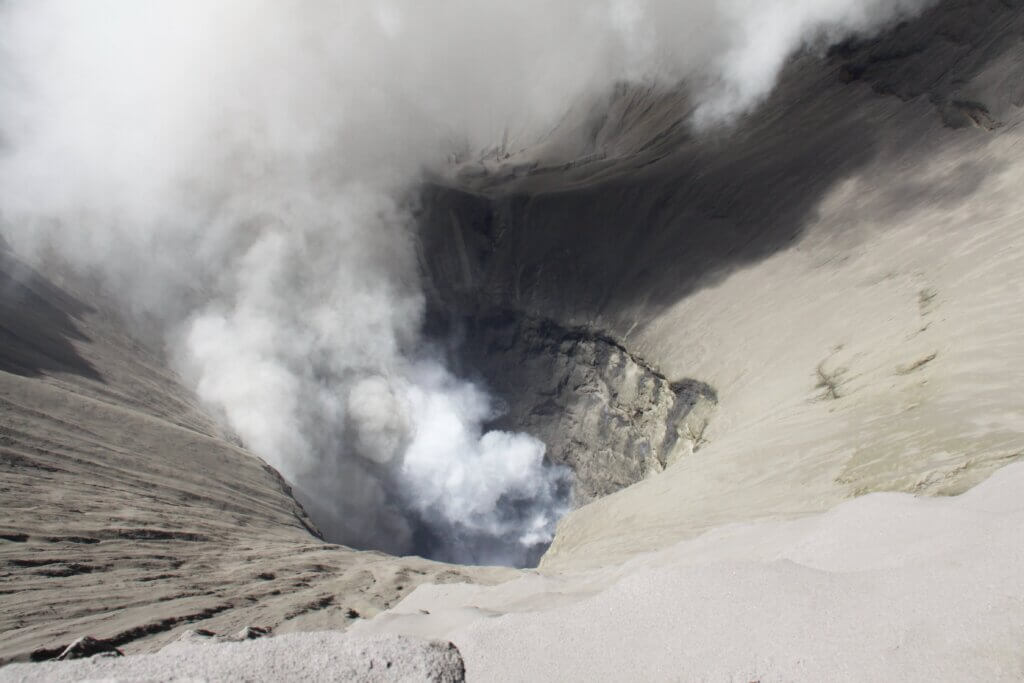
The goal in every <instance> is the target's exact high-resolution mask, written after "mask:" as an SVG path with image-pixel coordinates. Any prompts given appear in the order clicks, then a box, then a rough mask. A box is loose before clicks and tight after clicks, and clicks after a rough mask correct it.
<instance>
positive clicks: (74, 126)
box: [0, 0, 924, 563]
mask: <svg viewBox="0 0 1024 683" xmlns="http://www.w3.org/2000/svg"><path fill="white" fill-rule="evenodd" d="M923 4H924V1H923V0H715V1H687V0H675V1H669V0H598V1H594V0H562V1H560V2H557V3H551V2H547V1H542V0H516V1H515V2H506V1H498V0H492V1H480V0H444V1H443V2H431V3H426V2H419V1H416V0H381V1H380V2H370V1H368V0H360V1H358V2H356V1H354V0H335V1H328V0H317V1H313V0H310V1H299V0H174V1H173V2H172V1H170V0H166V1H165V0H152V1H147V2H139V1H138V0H92V1H91V2H78V1H76V0H0V218H2V229H3V231H4V233H5V234H6V235H7V237H8V239H9V241H10V242H11V243H12V244H13V245H14V246H15V247H16V248H18V249H19V250H20V251H22V252H23V253H33V252H35V251H36V250H37V249H38V248H40V247H44V246H45V247H47V248H49V249H55V250H57V251H58V252H59V253H60V254H62V255H63V256H64V257H65V258H66V259H67V260H68V261H70V262H72V263H73V264H75V265H77V266H78V267H80V268H83V269H89V270H94V271H96V272H99V273H101V274H102V275H103V277H104V278H105V281H106V282H107V283H108V285H109V287H110V288H111V289H112V290H114V291H116V292H119V293H120V294H121V296H123V297H124V298H125V299H126V301H127V303H128V304H130V305H131V306H132V307H133V308H134V309H135V310H137V311H141V312H145V313H148V314H150V315H156V316H158V317H160V318H161V319H162V320H163V321H164V323H165V326H166V329H167V335H168V344H169V347H170V349H171V350H172V354H173V356H174V359H175V362H176V363H177V364H178V367H179V368H180V369H181V370H182V372H183V373H184V374H185V375H186V376H187V377H188V378H189V379H190V380H191V381H193V382H194V386H195V387H196V389H197V391H198V393H199V395H200V396H201V397H202V398H203V399H204V400H205V401H206V402H207V403H209V404H210V405H211V407H213V408H214V409H216V410H219V411H221V412H222V414H223V416H224V418H225V420H226V421H227V422H228V423H229V424H230V425H231V426H232V427H233V428H234V429H235V430H236V431H237V432H238V433H239V434H240V435H241V436H242V437H243V439H244V440H245V442H246V444H247V445H248V446H249V447H250V448H251V449H252V450H253V451H255V452H256V453H257V454H259V455H260V456H262V457H263V458H265V459H266V460H268V461H269V462H270V463H272V464H273V465H275V466H276V467H277V468H278V469H280V470H281V472H282V473H283V474H284V475H285V476H286V477H287V478H288V479H290V480H291V481H292V482H294V483H295V485H296V489H297V491H298V492H299V495H300V497H301V498H302V499H303V500H304V502H306V503H307V505H309V506H310V507H311V508H312V511H313V512H314V515H315V517H317V520H318V522H319V523H320V524H321V525H322V526H324V527H325V528H326V530H327V532H328V534H329V535H330V536H331V537H332V538H333V539H335V540H340V541H343V542H346V543H350V544H354V545H360V546H368V547H376V548H381V549H384V550H389V551H392V552H410V551H413V550H423V549H424V548H426V549H427V550H428V551H429V552H431V553H433V554H435V555H437V556H440V557H444V558H448V559H455V560H460V561H478V562H494V561H498V562H510V563H522V562H525V561H527V559H528V558H529V557H530V556H531V555H532V554H533V553H534V552H535V549H536V548H537V547H538V546H542V545H543V544H544V543H545V542H547V541H549V540H550V537H551V534H552V531H553V526H554V523H555V521H556V520H557V518H558V516H559V515H560V514H561V513H562V512H563V510H564V507H565V504H566V501H565V488H566V487H565V483H566V476H567V475H566V473H565V472H564V471H562V470H559V469H557V468H553V467H549V466H546V465H545V464H544V462H543V456H544V446H543V444H541V443H540V442H538V441H537V440H536V439H533V438H532V437H530V436H528V435H524V434H507V433H494V432H491V433H484V430H483V427H482V426H483V425H484V424H486V423H487V421H488V420H490V419H491V418H493V417H494V408H493V406H492V402H491V400H490V398H489V397H488V395H487V393H486V391H485V390H484V389H483V388H481V387H478V386H475V385H473V384H471V383H468V382H466V381H464V380H460V379H459V378H457V377H454V376H453V375H452V374H451V373H450V372H449V371H448V370H447V369H446V368H445V366H444V364H443V363H442V362H441V361H440V360H439V359H438V358H436V357H432V356H431V355H430V354H429V353H428V351H427V350H426V347H425V345H424V344H423V340H422V339H421V332H420V328H421V323H422V318H423V310H424V298H423V293H422V291H421V287H420V281H419V274H418V270H417V262H416V258H415V226H414V224H413V221H412V219H411V217H410V213H409V203H408V201H407V198H408V196H409V193H410V191H411V190H412V189H413V188H415V186H416V183H417V181H418V180H419V179H420V177H421V174H422V172H423V170H424V169H435V170H436V169H438V168H440V167H441V166H442V165H443V163H444V160H445V159H446V158H448V156H449V155H450V153H451V152H452V151H453V145H457V146H458V147H459V148H460V149H469V150H482V149H484V148H486V147H488V146H493V145H495V144H497V143H498V142H500V140H501V138H502V136H503V135H504V134H507V133H506V132H505V131H512V135H513V137H514V138H515V139H516V140H517V141H518V143H519V144H521V145H523V146H528V145H529V144H530V143H531V141H534V140H537V139H539V138H540V137H541V136H542V135H544V134H546V133H548V132H549V131H550V130H551V129H552V128H553V127H554V125H555V123H556V122H557V121H558V120H559V118H560V117H561V116H562V115H563V114H564V113H565V112H566V111H567V110H568V109H569V108H570V106H571V105H572V104H573V103H574V102H578V101H580V100H581V99H582V98H585V97H587V96H592V95H595V94H599V93H601V92H604V91H605V90H607V89H608V88H609V87H610V86H611V85H612V84H613V83H615V82H618V81H622V80H645V81H649V82H650V81H653V82H657V83H661V84H673V83H676V82H678V81H680V80H685V81H686V82H688V83H689V84H690V86H689V87H690V88H691V89H692V90H693V91H694V94H695V96H696V97H697V99H698V101H699V102H700V105H699V107H698V109H697V112H696V114H695V123H696V124H697V125H698V126H710V125H716V124H717V123H720V122H723V121H728V120H730V119H731V118H733V117H735V116H736V115H738V114H740V113H743V112H744V111H747V110H749V109H750V108H751V107H753V106H755V105H756V104H757V103H758V102H759V101H760V100H761V99H762V98H763V97H765V96H766V94H767V93H768V92H769V91H770V89H771V87H772V85H773V84H774V81H775V79H776V77H777V75H778V72H779V71H780V69H781V68H782V66H783V64H784V63H785V60H786V59H787V58H788V57H789V56H790V55H791V54H792V53H793V52H794V51H795V50H798V49H801V48H802V47H805V46H817V45H822V44H826V43H828V42H830V41H834V40H837V39H839V38H842V37H845V36H847V35H850V34H854V33H867V32H870V31H873V30H876V29H878V28H880V27H882V26H884V25H886V24H887V23H889V22H891V21H894V20H896V19H899V18H901V17H903V16H905V15H907V14H908V13H911V12H913V11H916V10H918V9H920V7H921V6H922V5H923ZM424 539H426V540H424Z"/></svg>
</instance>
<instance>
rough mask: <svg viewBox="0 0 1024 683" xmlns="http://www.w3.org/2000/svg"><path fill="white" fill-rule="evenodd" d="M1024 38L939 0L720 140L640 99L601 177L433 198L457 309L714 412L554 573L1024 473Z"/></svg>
mask: <svg viewBox="0 0 1024 683" xmlns="http://www.w3.org/2000/svg"><path fill="white" fill-rule="evenodd" d="M1022 27H1024V14H1022V10H1021V3H1009V2H996V1H994V0H993V1H991V2H943V3H940V4H939V5H938V6H937V7H936V8H935V9H934V10H932V11H930V12H928V13H926V14H925V15H924V16H922V17H921V18H919V19H917V20H915V21H913V22H911V23H908V24H905V25H903V26H901V27H899V28H897V29H895V30H893V31H891V32H890V33H889V34H887V35H885V36H883V37H881V38H879V39H877V40H874V41H871V42H869V43H866V44H848V45H844V46H841V47H840V48H837V49H834V50H833V51H832V52H831V53H830V55H829V56H828V57H827V58H825V59H821V58H820V57H819V56H817V55H807V56H804V57H801V58H799V59H797V60H796V61H795V62H794V63H793V64H792V65H791V66H790V67H789V69H788V70H787V73H786V74H785V77H784V79H783V82H782V83H781V85H780V86H779V87H778V88H777V90H776V92H775V93H774V94H773V95H772V97H771V99H770V101H768V102H767V103H765V104H764V106H762V107H761V108H759V109H758V110H757V111H756V112H755V113H753V114H752V115H750V116H749V117H747V118H746V119H744V120H743V121H740V122H739V123H738V124H737V126H736V128H735V129H734V130H731V131H728V132H723V133H721V134H718V135H704V136H694V135H693V134H692V133H691V131H690V130H689V129H688V128H687V127H686V126H685V125H681V124H678V123H676V121H678V119H679V118H680V117H682V116H684V115H685V113H686V104H685V98H681V97H680V96H678V95H659V94H657V93H652V92H636V91H630V90H623V91H620V92H619V93H618V94H617V96H616V98H615V99H613V101H612V103H611V104H610V106H609V115H608V117H607V118H606V119H605V121H604V122H603V123H602V124H601V126H599V127H598V128H597V133H596V134H595V138H594V140H595V142H594V148H595V150H596V156H594V155H592V156H591V157H590V158H589V160H587V161H586V162H585V163H580V164H576V165H569V166H565V167H563V168H562V169H561V171H560V172H558V173H555V172H552V171H550V169H548V168H546V167H543V166H541V167H532V166H530V165H529V164H526V162H525V161H523V160H513V161H514V162H515V165H512V164H513V162H509V164H508V165H506V166H504V167H501V166H498V167H492V168H491V171H490V173H489V174H488V175H480V173H481V172H480V171H479V170H478V171H477V172H476V174H472V173H469V172H468V171H463V178H464V182H468V183H469V184H470V186H471V187H473V188H474V189H473V191H472V192H456V191H439V192H437V193H436V194H435V195H434V196H432V197H431V201H430V202H429V203H428V209H427V211H428V215H430V217H431V221H432V222H431V225H432V227H433V230H434V232H433V233H432V237H433V238H432V239H431V238H430V237H428V240H427V242H426V245H427V246H426V250H427V253H428V255H429V258H428V261H429V262H430V263H431V264H432V267H433V270H434V273H435V279H436V281H437V282H438V283H440V284H439V285H438V288H439V298H440V299H441V300H442V301H444V302H445V303H444V305H446V306H448V307H450V308H454V309H459V310H469V311H474V310H487V309H489V308H492V307H506V308H514V309H517V310H520V311H522V312H524V314H526V315H528V316H532V317H538V318H550V319H555V320H558V321H560V322H561V323H562V324H569V325H577V326H583V327H586V328H589V329H592V330H598V331H601V332H602V333H605V334H608V335H609V336H610V337H612V338H613V339H615V340H616V341H617V342H618V343H620V344H621V345H622V346H624V347H625V348H627V349H628V350H629V351H630V352H632V353H634V354H636V356H637V357H639V358H641V359H643V361H645V362H646V363H649V364H650V365H651V366H652V367H654V368H657V369H658V370H660V371H661V372H662V373H663V374H664V375H665V376H666V377H667V378H668V380H670V381H672V382H678V381H681V380H688V381H699V382H702V383H704V384H706V385H707V386H709V387H711V388H712V389H713V391H714V392H715V393H716V394H717V398H718V408H717V411H716V412H715V413H714V415H713V416H712V418H711V420H710V422H709V424H708V427H707V429H706V430H705V431H704V433H703V434H701V435H700V437H701V438H699V439H697V440H694V441H693V443H692V445H693V446H700V448H699V449H696V452H694V453H692V455H689V456H685V457H683V458H682V459H681V460H680V462H679V463H678V464H677V465H675V466H674V467H671V468H669V469H668V470H667V471H666V472H665V473H664V474H661V475H657V476H652V477H649V478H647V479H646V480H645V481H643V482H642V483H641V484H639V485H637V486H634V487H633V488H631V489H629V490H626V491H622V492H620V493H618V494H616V495H612V496H609V497H607V498H604V499H601V500H599V501H597V502H595V503H593V504H591V505H589V506H587V507H586V508H584V509H582V510H579V511H577V512H575V513H573V514H571V515H570V516H569V517H568V518H567V519H566V520H565V521H564V522H563V524H562V525H561V527H560V529H559V533H558V536H557V538H556V540H555V544H554V546H553V547H552V548H551V550H550V551H549V552H548V554H547V556H546V557H545V559H544V563H543V565H542V566H543V567H545V568H547V569H549V570H555V569H563V568H569V567H580V566H595V565H601V564H607V563H614V562H618V561H620V560H622V559H624V558H625V557H628V556H629V555H631V554H632V553H635V552H638V551H641V550H649V549H654V548H657V547H661V546H662V545H663V544H665V543H667V542H669V541H671V540H674V539H678V538H681V537H685V536H690V535H693V534H695V533H697V532H699V531H701V530H703V529H707V528H709V527H712V526H715V525H717V524H721V523H725V522H732V521H739V520H747V519H751V518H754V517H766V516H792V515H795V514H800V513H804V512H809V511H813V510H822V509H825V508H828V507H830V506H832V505H834V504H836V503H837V502H839V501H841V500H843V499H846V498H850V497H852V496H856V495H859V494H863V493H866V492H870V491H886V490H891V491H911V492H919V493H927V494H940V495H941V494H952V493H959V492H962V491H964V490H966V489H967V488H969V487H970V486H972V485H973V484H976V483H977V482H979V481H981V480H982V479H984V478H985V477H986V476H988V475H989V474H990V473H991V472H992V471H994V470H995V469H996V468H998V467H1000V466H1002V465H1005V464H1006V463H1008V462H1011V461H1013V460H1014V459H1016V458H1019V457H1021V455H1022V453H1024V399H1022V398H1021V395H1020V392H1019V391H1017V387H1018V386H1019V385H1020V383H1021V380H1022V379H1024V345H1022V344H1021V343H1020V339H1019V331H1020V329H1021V325H1022V323H1024V299H1022V297H1021V288H1022V286H1024V280H1022V276H1021V272H1022V265H1024V262H1022V260H1024V251H1022V249H1024V244H1022V240H1024V233H1022V232H1021V230H1020V221H1021V211H1022V209H1024V204H1022V202H1021V199H1020V187H1021V182H1022V179H1024V178H1022V174H1024V163H1022V161H1021V159H1022V147H1021V143H1022V133H1021V128H1020V123H1021V120H1022V117H1021V109H1020V105H1022V104H1024V88H1022V86H1021V83H1024V79H1022V76H1024V46H1022V42H1021V39H1020V35H1021V30H1022ZM673 115H674V116H675V119H673ZM627 119H628V125H626V124H623V123H622V121H623V120H627ZM642 133H643V134H642ZM627 134H628V135H627ZM524 164H525V165H524ZM698 442H699V443H698ZM691 450H694V449H691Z"/></svg>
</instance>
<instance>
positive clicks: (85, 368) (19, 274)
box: [0, 238, 103, 382]
mask: <svg viewBox="0 0 1024 683" xmlns="http://www.w3.org/2000/svg"><path fill="white" fill-rule="evenodd" d="M92 312H94V310H93V309H92V308H90V307H89V306H88V305H87V304H85V303H83V302H82V301H80V300H78V299H76V298H75V297H73V296H71V295H70V294H68V293H67V292H65V291H63V290H62V289H60V288H59V287H57V286H56V285H54V284H53V283H52V282H50V281H49V280H48V279H46V278H45V277H43V276H42V275H41V274H40V273H39V272H38V271H36V270H35V269H34V268H31V267H30V266H28V265H26V264H25V263H24V262H22V261H20V260H19V259H18V258H16V257H15V256H14V255H13V254H12V253H11V252H10V251H9V250H8V249H7V247H6V245H5V244H4V243H3V241H2V238H0V371H2V372H9V373H11V374H15V375H22V376H24V377H38V376H40V375H44V374H47V373H52V372H67V373H72V374H76V375H79V376H82V377H85V378H88V379H92V380H96V381H99V382H102V381H103V378H102V377H101V376H100V374H99V372H98V371H97V370H96V368H95V367H93V365H92V364H91V363H90V362H89V361H88V360H86V359H85V358H83V357H82V356H81V355H80V354H79V353H78V351H77V350H76V349H75V346H74V342H75V341H79V342H87V341H89V339H88V338H87V337H86V336H85V335H83V334H82V332H81V331H80V330H79V328H78V325H77V324H76V319H77V318H80V317H82V316H83V315H86V314H89V313H92Z"/></svg>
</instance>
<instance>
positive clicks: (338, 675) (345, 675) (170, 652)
mask: <svg viewBox="0 0 1024 683" xmlns="http://www.w3.org/2000/svg"><path fill="white" fill-rule="evenodd" d="M97 679H107V680H110V679H114V680H119V681H135V680H138V681H143V680H144V681H181V680H202V681H211V682H212V681H241V680H244V681H251V682H252V683H261V682H264V681H265V682H266V683H277V682H278V681H310V682H311V683H315V682H319V681H367V682H377V681H380V682H384V681H435V682H436V683H459V682H461V681H464V680H465V667H464V665H463V662H462V657H461V656H460V655H459V651H458V650H457V649H456V648H455V646H454V645H452V644H451V643H439V642H428V641H423V640H418V639H415V638H406V637H402V636H377V637H372V638H351V637H346V636H345V635H344V634H341V633H338V632H333V633H307V634H292V635H288V636H280V637H278V638H268V639H264V640H256V641H248V642H239V643H219V644H203V643H197V642H190V643H177V644H174V645H169V646H167V647H166V648H164V649H163V650H161V651H160V652H158V653H156V654H151V655H138V656H134V657H123V658H108V657H96V658H92V659H85V660H77V661H74V662H53V663H46V664H12V665H10V666H7V667H4V668H2V669H0V681H2V682H3V683H8V682H9V683H14V682H18V683H34V682H36V681H38V682H39V683H48V682H49V681H56V680H60V681H84V680H97Z"/></svg>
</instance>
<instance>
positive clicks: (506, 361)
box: [453, 310, 717, 506]
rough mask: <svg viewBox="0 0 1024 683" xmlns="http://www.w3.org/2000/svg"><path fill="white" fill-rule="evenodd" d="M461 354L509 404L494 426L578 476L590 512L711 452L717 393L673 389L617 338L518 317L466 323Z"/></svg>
mask: <svg viewBox="0 0 1024 683" xmlns="http://www.w3.org/2000/svg"><path fill="white" fill-rule="evenodd" d="M458 329H459V335H458V339H459V343H458V345H457V346H456V347H455V349H454V351H453V355H454V356H455V359H456V360H457V361H458V362H459V363H461V365H462V370H463V372H464V373H468V374H470V375H474V374H475V375H478V376H480V377H482V378H483V379H484V381H485V382H486V383H487V384H488V385H489V386H490V388H491V389H492V390H493V391H494V392H495V393H496V394H497V395H498V396H499V397H502V399H504V401H505V406H504V408H505V412H504V414H503V415H501V416H500V417H499V418H497V419H496V420H495V422H494V423H493V425H492V426H493V427H496V428H499V429H506V430H514V431H525V432H527V433H529V434H532V435H533V436H535V437H537V438H539V439H541V440H542V441H543V442H544V443H545V444H546V445H547V456H548V458H549V460H550V461H551V462H553V463H555V464H558V465H565V466H567V467H569V468H570V469H571V470H572V473H573V482H574V486H573V501H574V504H575V505H576V506H580V505H584V504H586V503H589V502H590V501H592V500H595V499H597V498H600V497H601V496H605V495H608V494H609V493H614V492H615V491H618V490H620V489H623V488H625V487H627V486H629V485H631V484H634V483H636V482H638V481H640V480H641V479H643V478H644V477H646V476H648V475H652V474H656V473H658V472H661V471H663V470H664V469H665V468H666V467H667V466H669V465H670V464H671V463H673V462H675V461H676V460H678V459H679V458H681V457H685V456H686V455H688V454H690V453H693V452H694V451H696V450H698V449H699V448H700V447H701V446H702V445H703V443H704V442H703V432H704V430H705V429H706V428H707V424H708V420H709V419H710V417H711V415H712V413H713V411H714V406H715V404H716V402H717V396H716V395H715V391H714V389H713V388H712V387H710V386H708V385H706V384H704V383H702V382H698V381H695V380H682V381H678V382H670V381H669V380H668V379H667V378H666V377H665V376H664V375H662V374H661V373H660V372H658V371H657V370H656V369H654V368H652V367H650V366H649V365H648V364H647V363H645V362H644V361H643V359H640V358H637V357H636V356H634V355H632V354H631V353H630V352H629V351H627V350H626V349H625V348H623V347H622V346H621V345H619V344H618V343H617V342H615V341H614V340H613V339H611V338H609V337H606V336H604V335H601V334H599V333H595V332H592V331H589V330H587V329H585V328H567V327H563V326H562V325H559V324H558V323H556V322H554V321H551V320H539V319H535V318H530V317H528V316H524V315H522V314H519V313H516V312H514V311H507V310H506V311H487V312H484V313H481V314H480V315H477V316H475V317H466V318H463V319H461V320H460V325H459V327H458Z"/></svg>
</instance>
